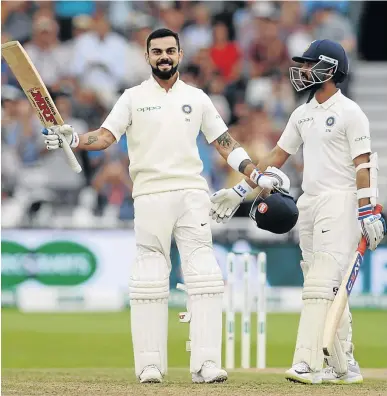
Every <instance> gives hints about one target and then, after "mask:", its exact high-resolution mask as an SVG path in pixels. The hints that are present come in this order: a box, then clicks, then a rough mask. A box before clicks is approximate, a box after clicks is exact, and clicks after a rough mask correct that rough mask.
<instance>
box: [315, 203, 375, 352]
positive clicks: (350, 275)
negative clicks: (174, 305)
mask: <svg viewBox="0 0 387 396" xmlns="http://www.w3.org/2000/svg"><path fill="white" fill-rule="evenodd" d="M382 209H383V207H382V205H379V204H378V205H376V206H375V209H374V212H373V213H374V214H379V213H381V212H382ZM366 250H367V240H366V239H365V237H364V236H363V237H362V238H361V240H360V243H359V246H358V248H357V250H356V252H355V255H354V257H353V259H352V260H351V262H350V264H349V267H348V270H347V273H346V274H345V276H344V278H343V280H342V282H341V285H340V287H339V290H338V291H337V294H336V296H335V299H334V300H333V303H332V305H331V307H330V308H329V311H328V314H327V317H326V320H325V328H324V336H323V352H324V355H325V356H331V355H332V351H333V343H334V339H335V336H336V332H337V329H338V327H339V324H340V320H341V317H342V316H343V312H344V309H345V306H346V305H347V302H348V298H349V296H350V294H351V291H352V288H353V285H354V284H355V281H356V278H357V275H358V274H359V271H360V266H361V265H362V263H363V258H364V254H365V252H366Z"/></svg>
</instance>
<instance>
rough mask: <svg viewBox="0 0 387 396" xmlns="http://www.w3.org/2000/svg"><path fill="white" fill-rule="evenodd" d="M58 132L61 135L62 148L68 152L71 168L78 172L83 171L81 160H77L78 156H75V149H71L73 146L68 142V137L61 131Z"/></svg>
mask: <svg viewBox="0 0 387 396" xmlns="http://www.w3.org/2000/svg"><path fill="white" fill-rule="evenodd" d="M56 133H58V135H59V137H60V138H61V139H62V148H63V151H64V153H65V154H66V157H67V162H68V163H69V165H70V167H71V169H72V170H73V171H74V172H76V173H81V172H82V167H81V165H79V162H78V161H77V157H76V156H75V154H74V152H73V150H71V147H70V145H69V144H68V142H67V140H66V138H65V137H64V136H63V135H62V134H61V133H59V132H56Z"/></svg>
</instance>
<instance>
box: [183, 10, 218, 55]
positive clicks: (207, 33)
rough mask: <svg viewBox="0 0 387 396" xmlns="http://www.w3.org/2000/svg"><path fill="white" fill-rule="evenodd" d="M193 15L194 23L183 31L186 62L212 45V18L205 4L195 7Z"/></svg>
mask: <svg viewBox="0 0 387 396" xmlns="http://www.w3.org/2000/svg"><path fill="white" fill-rule="evenodd" d="M192 13H193V21H192V23H191V24H190V25H188V26H187V27H186V28H184V29H183V32H182V35H181V42H182V46H183V48H184V58H185V61H186V62H189V61H190V59H191V58H192V57H193V56H194V55H195V54H196V52H197V51H198V50H199V49H200V48H208V47H210V46H211V44H212V26H211V16H210V13H209V11H208V8H207V6H206V5H205V3H198V4H196V5H194V6H193V7H192Z"/></svg>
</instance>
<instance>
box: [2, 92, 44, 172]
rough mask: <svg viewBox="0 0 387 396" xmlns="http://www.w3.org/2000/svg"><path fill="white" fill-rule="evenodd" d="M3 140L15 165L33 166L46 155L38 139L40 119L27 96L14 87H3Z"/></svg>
mask: <svg viewBox="0 0 387 396" xmlns="http://www.w3.org/2000/svg"><path fill="white" fill-rule="evenodd" d="M1 99H2V120H1V129H2V140H3V141H4V143H5V145H6V147H8V148H10V149H11V150H12V151H13V154H14V159H15V163H14V166H15V167H16V168H18V166H16V165H17V163H18V161H20V163H21V165H22V166H23V165H28V166H29V165H33V164H35V163H36V162H37V161H39V158H40V154H43V153H46V150H45V149H44V144H43V145H42V144H41V142H40V141H39V139H38V136H39V132H40V123H39V119H38V118H37V117H36V116H35V112H34V110H33V109H32V107H31V105H30V103H29V102H28V100H27V98H26V97H25V95H24V94H23V93H22V92H21V91H20V90H19V89H17V88H15V87H12V86H7V85H5V86H2V98H1Z"/></svg>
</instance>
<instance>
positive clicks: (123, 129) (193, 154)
mask: <svg viewBox="0 0 387 396" xmlns="http://www.w3.org/2000/svg"><path fill="white" fill-rule="evenodd" d="M102 127H103V128H106V129H108V130H109V131H110V132H111V133H112V134H113V135H114V137H115V138H116V140H117V142H118V141H119V139H120V138H121V136H122V135H123V134H124V133H126V136H127V143H128V155H129V160H130V165H129V173H130V176H131V178H132V181H133V197H134V198H135V197H137V196H139V195H144V194H152V193H157V192H164V191H172V190H182V189H189V188H193V189H201V190H206V191H208V185H207V182H206V180H205V179H204V177H202V176H201V172H202V170H203V163H202V161H201V159H200V157H199V151H198V148H197V145H196V138H197V136H198V134H199V132H200V131H202V132H203V133H204V135H205V137H206V139H207V141H208V143H211V142H213V141H214V140H215V139H217V138H218V137H219V136H220V135H221V134H223V133H224V132H226V131H227V126H226V124H225V123H224V122H223V120H222V118H221V117H220V115H219V114H218V112H217V111H216V109H215V107H214V105H213V104H212V102H211V100H210V98H209V97H208V96H207V95H206V94H205V93H204V92H203V91H202V90H201V89H198V88H194V87H192V86H190V85H187V84H185V83H184V82H183V81H181V80H180V79H178V80H177V81H176V83H175V84H174V85H173V87H172V88H171V89H170V90H169V91H168V92H166V91H165V89H164V88H161V86H160V85H159V84H158V83H157V81H156V80H155V79H154V78H153V77H152V76H151V78H150V79H149V80H146V81H144V82H143V83H142V84H141V85H137V86H135V87H133V88H130V89H127V90H126V91H125V92H124V93H123V94H122V96H121V97H120V98H119V99H118V101H117V103H116V104H115V106H114V107H113V109H112V111H111V112H110V114H109V115H108V117H107V118H106V120H105V122H104V123H103V124H102Z"/></svg>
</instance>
